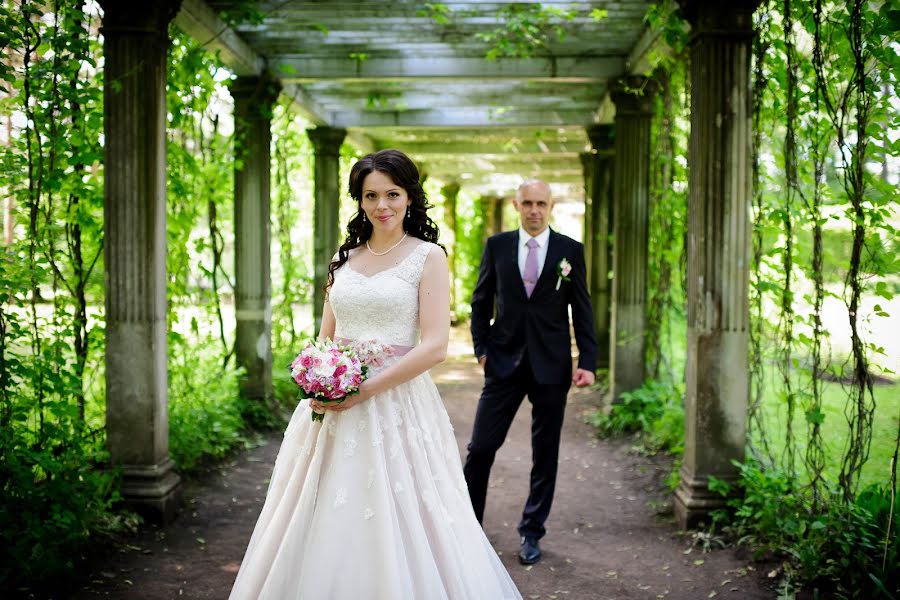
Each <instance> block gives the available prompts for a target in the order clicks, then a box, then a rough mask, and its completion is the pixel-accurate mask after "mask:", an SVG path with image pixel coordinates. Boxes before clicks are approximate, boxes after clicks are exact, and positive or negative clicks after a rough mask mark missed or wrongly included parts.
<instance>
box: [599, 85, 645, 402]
mask: <svg viewBox="0 0 900 600" xmlns="http://www.w3.org/2000/svg"><path fill="white" fill-rule="evenodd" d="M652 92H653V90H652V89H651V82H650V81H649V80H647V79H646V78H644V77H629V78H626V79H624V80H620V81H618V82H616V83H615V84H613V86H612V88H611V90H610V95H611V97H612V101H613V102H614V103H615V106H616V123H615V127H616V134H615V156H616V160H615V162H614V166H613V171H614V172H613V202H614V207H613V213H614V214H615V222H614V224H613V286H612V289H613V294H612V295H613V307H612V325H611V328H610V346H609V364H610V371H609V380H610V400H611V401H613V402H616V401H618V399H619V397H620V396H621V394H622V393H623V392H629V391H631V390H634V389H637V388H639V387H640V386H641V384H643V382H644V333H645V327H646V317H645V302H646V296H647V229H648V225H649V221H648V207H649V204H650V203H649V199H650V121H651V118H652V108H653V96H652Z"/></svg>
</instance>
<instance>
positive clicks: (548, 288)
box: [471, 230, 597, 384]
mask: <svg viewBox="0 0 900 600" xmlns="http://www.w3.org/2000/svg"><path fill="white" fill-rule="evenodd" d="M563 258H565V259H567V260H568V261H569V263H571V265H572V272H571V273H570V274H569V279H570V280H571V281H565V280H564V281H563V282H562V284H561V285H560V287H559V290H557V289H556V281H557V278H558V265H559V262H560V261H561V260H562V259H563ZM518 261H519V231H518V230H516V231H507V232H504V233H500V234H497V235H495V236H492V237H490V238H489V239H488V241H487V243H486V244H485V247H484V255H483V256H482V258H481V268H480V270H479V272H478V282H477V283H476V284H475V291H474V292H473V294H472V324H471V329H472V341H473V343H474V346H475V356H479V357H480V356H485V355H486V356H487V366H486V367H485V376H488V377H491V376H493V377H509V376H511V375H512V374H513V372H514V371H515V369H516V366H517V365H518V364H519V362H520V361H521V359H522V356H523V355H524V354H525V351H526V350H527V351H528V360H529V362H530V363H531V368H532V370H533V372H534V377H535V380H536V381H537V382H538V383H541V384H563V383H569V382H571V380H572V352H571V348H572V341H571V337H570V335H569V311H568V307H569V305H571V306H572V324H573V326H574V329H575V342H576V344H577V345H578V352H579V358H578V366H579V367H580V368H582V369H586V370H588V371H594V369H595V364H596V356H597V341H596V339H595V338H594V316H593V311H592V310H591V299H590V296H589V294H588V290H587V278H586V275H585V266H584V246H583V245H582V244H580V243H579V242H577V241H575V240H573V239H572V238H570V237H568V236H565V235H562V234H560V233H556V232H555V231H553V230H551V231H550V238H549V242H548V246H547V258H546V260H545V261H544V268H543V270H542V271H541V275H540V277H539V278H538V282H537V285H536V286H535V288H534V291H533V292H532V294H531V297H530V298H529V297H528V296H526V295H525V284H524V283H523V282H522V274H521V272H520V271H519V262H518ZM495 306H496V311H497V312H496V318H495V319H494V322H493V323H491V319H492V318H493V317H494V308H495Z"/></svg>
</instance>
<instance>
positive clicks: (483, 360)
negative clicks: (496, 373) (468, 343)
mask: <svg viewBox="0 0 900 600" xmlns="http://www.w3.org/2000/svg"><path fill="white" fill-rule="evenodd" d="M485 363H487V354H485V355H484V356H479V357H478V364H479V365H481V368H482V369H483V368H484V365H485Z"/></svg>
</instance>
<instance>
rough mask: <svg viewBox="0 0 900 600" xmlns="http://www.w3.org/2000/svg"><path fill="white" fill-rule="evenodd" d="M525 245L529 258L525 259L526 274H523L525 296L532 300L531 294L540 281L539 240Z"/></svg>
mask: <svg viewBox="0 0 900 600" xmlns="http://www.w3.org/2000/svg"><path fill="white" fill-rule="evenodd" d="M525 245H526V246H528V256H526V257H525V272H524V273H522V281H523V282H524V283H525V295H526V296H528V297H529V298H531V292H533V291H534V286H535V285H537V280H538V257H537V248H538V243H537V240H535V239H534V238H531V239H530V240H528V241H527V242H525Z"/></svg>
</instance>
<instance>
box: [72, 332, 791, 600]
mask: <svg viewBox="0 0 900 600" xmlns="http://www.w3.org/2000/svg"><path fill="white" fill-rule="evenodd" d="M454 335H455V336H457V337H458V338H460V339H456V340H454V342H453V343H452V345H451V351H450V354H451V358H449V359H448V360H447V361H446V362H445V363H443V364H442V365H440V366H438V367H436V368H435V369H434V370H433V371H432V376H433V377H434V379H435V381H436V382H437V384H438V387H439V388H440V391H441V394H442V396H443V398H444V402H445V404H446V406H447V411H448V412H449V414H450V417H451V419H452V421H453V424H454V427H455V429H456V439H457V442H458V444H459V447H460V453H461V456H463V457H464V456H465V444H466V442H467V439H468V435H469V433H470V431H471V427H472V418H473V416H474V411H475V405H476V403H477V400H478V396H479V393H480V390H481V382H482V378H481V374H480V369H479V367H478V365H477V364H476V363H475V362H474V360H472V359H470V358H469V352H470V351H469V347H468V345H467V343H466V341H465V339H462V336H463V335H464V334H461V333H459V332H456V333H455V334H454ZM595 401H596V400H595V398H594V397H593V395H592V394H591V393H590V392H587V391H584V390H573V391H572V393H571V394H570V396H569V405H568V409H567V414H566V424H565V429H564V432H563V442H562V448H561V449H560V468H559V476H558V480H557V488H556V499H555V502H554V506H553V511H552V512H551V514H550V518H549V519H548V521H547V524H546V525H547V535H546V537H545V538H544V539H543V540H542V542H541V547H542V549H543V551H544V558H543V560H542V561H541V562H539V563H538V564H536V565H533V566H531V567H523V566H521V565H519V564H518V562H517V561H516V552H517V550H518V543H519V540H518V536H517V533H516V524H517V522H518V519H519V516H520V512H521V510H522V505H523V504H524V501H525V498H526V495H527V492H528V476H529V469H530V466H531V445H530V433H529V428H530V414H531V411H530V404H528V401H527V400H525V401H524V402H523V404H522V408H521V409H520V410H519V413H518V415H517V416H516V420H515V422H514V423H513V426H512V429H511V430H510V434H509V437H508V438H507V441H506V443H505V445H504V446H503V448H502V449H501V450H500V452H498V454H497V460H496V463H495V465H494V468H493V471H492V477H491V487H490V490H489V492H488V503H487V508H486V512H485V523H484V527H485V531H486V533H487V535H488V538H489V539H490V540H491V542H492V543H493V545H494V547H495V548H496V550H497V552H498V553H499V554H500V556H501V558H502V560H503V562H504V564H505V565H506V566H507V568H508V569H509V571H510V573H511V575H512V577H513V579H514V580H515V582H516V584H517V585H518V587H519V590H520V591H521V593H522V596H523V598H525V599H526V600H537V599H542V600H554V599H558V600H606V599H609V600H613V599H616V600H631V599H635V600H637V599H640V600H644V599H654V598H661V599H678V600H682V599H683V600H695V599H703V598H734V599H735V600H738V599H740V600H757V599H759V600H762V599H764V598H766V599H768V598H773V597H775V593H774V592H773V591H772V589H771V588H770V587H769V586H768V584H767V581H766V577H765V575H764V574H762V573H760V572H759V571H758V570H757V569H755V568H754V567H753V566H752V565H750V564H749V563H748V560H747V558H746V557H741V556H739V553H738V552H736V551H735V550H734V549H725V550H716V551H712V552H708V553H703V552H702V551H701V550H700V548H699V547H692V544H691V538H690V536H684V535H680V534H679V533H678V532H677V530H676V527H675V525H674V523H673V521H672V519H671V516H670V515H669V514H667V515H664V516H661V515H660V510H662V511H666V512H667V511H668V507H669V505H670V494H669V493H668V492H667V491H666V490H665V489H663V488H662V487H661V484H660V481H661V479H662V478H663V477H664V475H665V472H666V465H665V464H664V463H663V462H661V461H659V460H656V459H648V458H645V457H641V456H637V455H635V454H631V453H629V447H630V442H629V440H627V439H626V440H612V441H603V440H598V439H596V437H595V435H594V433H593V430H592V428H591V427H590V426H588V425H586V424H585V423H584V422H583V418H582V417H583V414H584V412H585V411H588V410H591V409H592V408H593V404H594V403H595ZM280 442H281V434H273V435H270V436H268V437H266V438H264V439H263V440H262V445H260V446H258V447H256V448H252V449H249V450H246V451H243V452H240V453H239V454H236V455H235V456H233V457H232V458H231V459H230V460H229V461H227V462H225V463H223V464H221V465H219V466H218V467H216V468H215V469H214V470H213V471H211V472H210V473H209V474H208V475H207V476H205V477H203V478H202V479H201V480H199V481H196V482H193V483H191V484H189V485H188V486H187V487H186V489H185V493H184V495H185V498H186V505H185V507H184V509H183V510H182V512H181V514H180V516H179V517H178V519H177V520H176V522H175V523H174V524H172V525H170V526H169V527H166V528H164V529H160V528H147V529H146V530H145V531H143V532H142V533H141V535H140V536H138V537H137V538H136V539H135V540H133V541H132V543H131V544H129V546H128V547H127V548H124V549H122V550H120V551H119V552H118V553H116V554H114V555H112V556H110V557H109V558H108V559H106V560H105V561H104V563H103V566H102V568H100V569H98V570H96V571H94V572H92V573H91V574H90V575H88V576H87V579H86V583H85V585H84V587H83V588H82V589H81V590H80V591H79V592H78V593H76V594H75V595H74V596H73V598H77V599H88V598H127V599H141V600H157V599H158V600H163V599H166V600H168V599H174V598H190V599H194V598H198V599H200V598H211V599H224V598H227V597H228V592H229V590H230V589H231V584H232V582H233V581H234V577H235V575H236V574H237V569H238V566H239V564H240V560H241V557H242V556H243V553H244V550H245V548H246V545H247V542H248V541H249V539H250V533H251V532H252V529H253V525H254V524H255V522H256V517H257V515H258V514H259V511H260V509H261V508H262V503H263V500H264V497H265V492H266V486H267V485H268V477H269V475H270V473H271V469H272V465H273V464H274V460H275V456H276V454H277V452H278V447H279V444H280ZM350 568H351V569H352V567H350ZM309 600H320V599H309ZM323 600H324V599H323ZM360 600H364V599H360ZM416 600H419V599H416ZM421 600H427V599H421ZM485 600H491V599H485Z"/></svg>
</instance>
